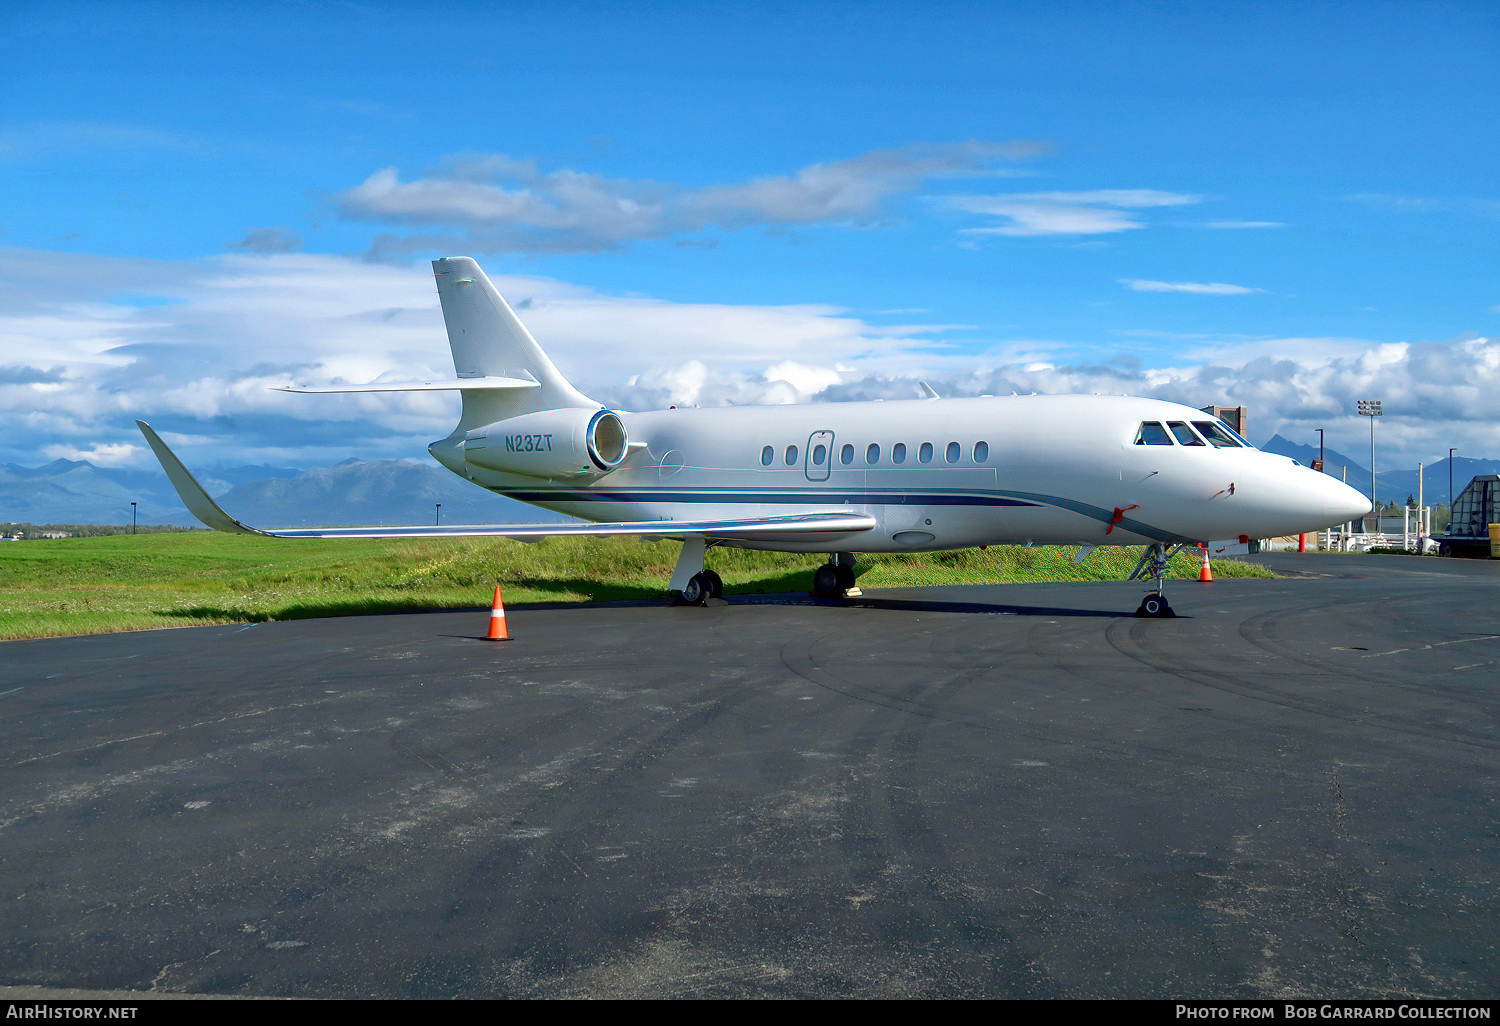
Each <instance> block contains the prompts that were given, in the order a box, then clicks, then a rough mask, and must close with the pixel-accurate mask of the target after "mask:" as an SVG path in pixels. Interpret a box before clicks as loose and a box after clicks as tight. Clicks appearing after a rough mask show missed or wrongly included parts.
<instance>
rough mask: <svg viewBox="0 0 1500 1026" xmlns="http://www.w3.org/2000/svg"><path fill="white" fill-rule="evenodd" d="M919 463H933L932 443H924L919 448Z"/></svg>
mask: <svg viewBox="0 0 1500 1026" xmlns="http://www.w3.org/2000/svg"><path fill="white" fill-rule="evenodd" d="M917 462H919V463H931V462H932V443H931V442H923V443H922V444H921V445H920V446H919V447H918V448H917Z"/></svg>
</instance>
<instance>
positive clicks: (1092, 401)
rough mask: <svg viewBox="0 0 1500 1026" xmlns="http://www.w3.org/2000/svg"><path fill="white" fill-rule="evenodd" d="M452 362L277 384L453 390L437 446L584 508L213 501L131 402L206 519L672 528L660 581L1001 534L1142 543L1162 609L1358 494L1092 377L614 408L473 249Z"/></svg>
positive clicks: (526, 532)
mask: <svg viewBox="0 0 1500 1026" xmlns="http://www.w3.org/2000/svg"><path fill="white" fill-rule="evenodd" d="M432 266H433V271H434V273H435V275H436V277H437V289H438V296H439V298H440V299H441V301H442V306H443V319H444V321H445V322H446V324H447V328H448V341H449V343H450V345H451V346H452V349H453V365H454V369H455V372H456V375H455V377H454V378H452V379H450V380H445V381H421V382H409V383H401V384H374V385H363V386H339V387H327V388H296V387H293V388H287V389H285V391H292V392H325V393H327V392H396V391H428V390H453V391H457V392H458V393H459V394H460V396H462V398H463V415H462V416H461V417H460V419H459V422H458V426H457V427H455V428H454V429H453V432H452V434H450V435H449V436H448V437H447V438H444V439H442V440H441V441H438V442H433V443H432V444H431V445H430V446H429V447H428V449H429V451H430V452H431V453H432V455H433V456H434V457H435V458H436V459H437V460H438V462H439V463H441V464H443V466H445V467H447V468H448V469H449V470H451V471H453V472H454V473H455V474H458V475H460V476H462V477H465V478H467V479H468V480H470V481H473V482H474V483H475V484H478V485H480V486H482V487H484V488H488V489H490V490H491V491H495V492H499V493H501V494H502V495H508V496H510V497H512V498H515V499H520V500H522V501H524V502H528V503H532V504H535V505H537V506H541V507H544V508H546V509H550V510H555V511H557V512H560V513H566V514H569V515H571V516H574V517H577V518H579V519H581V520H583V521H588V522H587V523H577V524H519V525H517V524H510V525H504V524H501V525H480V526H452V527H443V526H422V527H415V526H413V527H354V528H315V529H282V530H258V529H256V528H252V527H247V526H246V525H244V524H242V523H240V522H239V521H237V520H235V519H234V518H232V517H230V516H229V515H228V514H226V513H225V512H224V511H223V510H222V509H220V508H219V506H218V505H217V504H216V503H215V502H214V501H213V500H212V499H211V498H209V496H208V494H207V493H206V492H205V491H204V490H203V489H202V487H200V486H199V485H198V483H197V482H196V481H195V480H194V479H193V477H192V475H191V474H189V473H188V471H187V470H186V469H185V468H184V467H183V465H182V463H181V462H180V461H179V460H178V459H177V457H176V456H175V455H174V454H173V453H172V452H171V450H170V449H168V448H167V446H166V445H165V444H164V443H163V442H162V440H161V438H160V437H158V436H157V434H156V432H154V431H153V430H151V428H150V427H149V426H148V425H147V424H145V423H143V422H139V421H138V422H137V423H138V424H139V425H140V428H141V431H142V432H143V433H144V434H145V436H146V440H147V442H149V443H150V445H151V448H152V449H153V450H154V451H155V452H156V455H157V457H158V458H159V459H160V460H161V463H162V467H163V469H165V470H166V472H167V476H168V477H169V478H171V480H172V484H173V485H174V486H175V487H176V489H177V493H178V495H180V496H181V497H182V501H183V502H184V504H186V506H187V508H188V509H189V510H191V511H192V512H193V514H194V515H196V516H197V517H198V519H200V520H201V521H203V522H204V523H205V524H207V525H208V526H209V527H212V528H215V529H217V530H220V531H230V532H235V533H240V534H260V535H267V536H270V537H275V538H452V537H486V536H488V537H500V538H520V539H529V538H538V537H543V536H547V535H659V536H668V537H673V538H681V539H682V553H681V555H680V557H679V558H678V560H677V566H676V569H675V570H674V572H673V574H672V582H671V585H670V587H671V590H672V592H673V593H674V594H675V596H676V597H677V598H678V600H679V601H682V602H685V603H688V604H691V605H699V604H702V603H704V602H705V601H707V600H708V599H710V598H716V597H718V596H719V595H721V594H722V592H723V583H722V582H721V581H720V579H719V576H718V575H717V574H715V573H714V572H713V571H712V570H709V569H706V568H705V566H704V557H705V553H706V551H707V550H708V549H709V548H712V547H713V546H716V545H736V546H741V547H744V548H755V549H776V550H781V551H788V552H826V553H829V554H830V559H829V562H828V563H827V564H825V565H824V566H822V567H821V568H819V570H818V571H817V573H816V574H815V575H814V585H815V590H816V591H817V592H818V593H820V594H823V595H829V596H834V595H842V594H844V593H846V592H847V591H848V590H849V589H850V588H851V587H853V585H854V569H853V565H854V556H853V553H854V552H917V551H924V550H935V549H960V548H968V547H972V546H977V545H994V544H1005V543H1024V544H1027V545H1032V544H1040V545H1048V544H1069V545H1079V546H1081V549H1080V558H1082V557H1083V556H1084V555H1086V554H1087V553H1088V552H1090V551H1092V550H1093V548H1094V547H1095V546H1099V545H1140V544H1145V545H1146V546H1148V547H1147V549H1146V553H1145V555H1144V556H1143V557H1142V559H1141V562H1140V564H1139V565H1138V566H1137V567H1136V570H1135V572H1134V573H1133V574H1132V575H1131V577H1132V579H1134V578H1142V579H1149V580H1150V581H1151V582H1152V590H1151V591H1150V592H1149V593H1148V594H1147V595H1146V597H1145V599H1144V600H1143V601H1142V602H1141V606H1140V608H1139V609H1138V610H1137V615H1140V616H1171V615H1173V614H1172V610H1171V607H1170V606H1169V605H1168V604H1167V601H1166V598H1165V596H1164V595H1163V594H1162V581H1163V579H1164V577H1165V573H1166V567H1167V562H1168V560H1169V559H1170V558H1171V557H1172V555H1173V554H1175V553H1176V551H1177V550H1178V549H1180V548H1182V547H1183V546H1185V545H1195V544H1202V543H1206V542H1208V541H1209V540H1211V539H1226V538H1230V539H1232V538H1238V539H1240V540H1241V541H1244V540H1246V539H1248V538H1251V537H1258V538H1265V537H1273V536H1278V535H1286V534H1295V533H1298V532H1306V531H1315V530H1318V529H1320V528H1322V527H1326V526H1328V525H1330V524H1336V523H1343V522H1345V521H1347V520H1350V519H1351V518H1353V517H1356V516H1359V515H1361V514H1363V513H1365V512H1366V511H1368V510H1369V508H1370V503H1369V502H1368V501H1367V500H1366V499H1365V497H1364V496H1363V495H1361V494H1360V493H1359V492H1357V491H1355V490H1354V489H1352V488H1349V487H1347V486H1346V485H1344V484H1342V483H1340V482H1338V481H1335V480H1334V479H1333V478H1331V477H1328V476H1326V475H1324V474H1321V473H1318V472H1316V471H1313V470H1311V469H1309V468H1307V467H1303V466H1301V465H1300V464H1298V463H1296V462H1295V461H1294V460H1291V459H1288V458H1287V457H1284V456H1276V455H1273V454H1271V453H1265V452H1261V451H1259V450H1258V449H1256V448H1255V447H1254V446H1252V445H1251V444H1250V443H1249V442H1247V441H1245V439H1243V438H1241V437H1240V436H1239V435H1238V434H1236V433H1235V432H1234V431H1232V430H1231V429H1230V428H1229V426H1228V425H1227V424H1225V423H1224V422H1223V421H1221V420H1219V419H1217V418H1215V417H1212V416H1210V415H1208V414H1205V413H1203V412H1202V411H1200V410H1196V409H1193V408H1192V407H1189V406H1179V405H1177V404H1175V403H1168V402H1161V401H1159V400H1154V399H1134V398H1129V397H1126V396H1099V395H1058V396H1051V395H1048V396H1043V395H1027V396H1016V395H1012V396H1005V397H993V396H985V397H982V398H970V399H942V398H939V397H938V396H937V395H936V393H934V392H933V391H932V390H931V389H930V388H926V387H925V386H924V391H926V392H927V393H928V398H926V399H913V400H903V401H890V402H883V401H878V400H877V401H874V402H849V403H816V404H811V405H804V406H759V407H750V406H735V407H715V408H711V409H668V410H657V411H653V412H649V413H628V412H625V411H623V410H608V409H604V408H603V407H601V406H600V405H599V404H598V403H596V402H594V401H593V400H591V399H589V398H588V397H586V396H584V395H583V394H582V393H580V392H579V391H578V390H577V389H575V388H574V387H573V386H572V385H571V384H569V383H568V381H567V379H565V378H564V377H563V376H562V374H561V373H559V372H558V370H557V368H556V367H555V366H554V365H553V363H552V361H551V360H550V359H548V358H547V355H546V353H544V352H542V349H541V347H540V346H538V345H537V343H536V340H535V339H534V338H532V337H531V333H530V332H529V331H527V330H526V328H525V326H524V325H522V323H521V321H520V320H519V319H518V318H517V317H516V315H515V312H514V311H512V310H511V308H510V306H509V305H508V304H507V303H506V302H505V300H504V299H503V298H501V296H500V293H499V292H498V291H496V289H495V287H494V285H492V284H491V283H490V280H489V278H487V277H485V274H484V272H483V271H482V270H480V268H479V265H478V264H477V263H475V262H474V261H473V260H472V259H470V258H468V257H448V258H446V259H442V260H434V261H433V263H432Z"/></svg>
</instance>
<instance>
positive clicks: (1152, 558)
mask: <svg viewBox="0 0 1500 1026" xmlns="http://www.w3.org/2000/svg"><path fill="white" fill-rule="evenodd" d="M1182 549H1183V546H1182V545H1151V546H1148V547H1147V549H1146V551H1145V553H1144V554H1143V555H1142V556H1141V561H1140V562H1139V563H1137V564H1136V565H1135V569H1134V570H1132V571H1131V573H1130V577H1129V578H1127V580H1131V581H1135V580H1146V579H1147V578H1149V579H1150V580H1151V586H1152V590H1151V592H1150V593H1148V594H1147V595H1146V597H1145V598H1143V599H1141V604H1140V605H1139V606H1137V607H1136V610H1135V615H1136V616H1140V617H1157V618H1161V619H1165V618H1167V617H1171V616H1176V615H1177V614H1176V613H1174V612H1172V607H1171V605H1169V604H1168V602H1167V596H1166V595H1165V594H1164V593H1163V588H1164V586H1165V584H1166V580H1167V566H1168V565H1169V564H1170V563H1171V562H1172V557H1173V556H1175V555H1177V553H1178V552H1181V551H1182Z"/></svg>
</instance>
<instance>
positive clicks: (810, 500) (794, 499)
mask: <svg viewBox="0 0 1500 1026" xmlns="http://www.w3.org/2000/svg"><path fill="white" fill-rule="evenodd" d="M502 494H504V495H508V496H510V497H511V498H512V499H519V500H521V501H522V502H712V503H784V504H787V505H797V506H820V507H826V506H828V505H829V504H830V503H847V504H852V505H880V504H886V505H899V506H1035V505H1037V503H1035V502H1027V501H1026V500H1024V499H1008V498H1004V497H1002V496H998V495H931V494H914V493H910V492H897V493H890V494H885V493H879V492H848V491H827V492H715V491H702V492H696V491H695V492H668V491H654V490H639V491H635V490H632V491H605V490H602V489H600V490H594V489H590V490H588V491H565V490H563V489H547V490H545V491H526V492H522V491H510V490H506V491H504V492H503V493H502Z"/></svg>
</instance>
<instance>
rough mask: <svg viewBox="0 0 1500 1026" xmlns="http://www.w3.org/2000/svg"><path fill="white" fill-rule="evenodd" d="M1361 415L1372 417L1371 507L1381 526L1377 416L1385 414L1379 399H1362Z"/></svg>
mask: <svg viewBox="0 0 1500 1026" xmlns="http://www.w3.org/2000/svg"><path fill="white" fill-rule="evenodd" d="M1358 402H1359V415H1360V416H1361V417H1369V418H1370V508H1371V509H1373V510H1374V511H1375V526H1376V529H1377V530H1378V529H1379V526H1380V504H1379V503H1378V502H1376V500H1375V418H1376V417H1383V416H1385V414H1384V412H1383V411H1382V410H1381V409H1380V400H1379V399H1360V400H1358Z"/></svg>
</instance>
